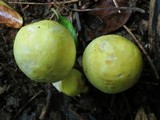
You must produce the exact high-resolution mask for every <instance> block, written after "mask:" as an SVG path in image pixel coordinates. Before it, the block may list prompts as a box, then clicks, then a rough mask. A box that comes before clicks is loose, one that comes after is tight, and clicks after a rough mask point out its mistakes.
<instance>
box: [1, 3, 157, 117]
mask: <svg viewBox="0 0 160 120" xmlns="http://www.w3.org/2000/svg"><path fill="white" fill-rule="evenodd" d="M23 1H24V2H26V4H17V3H9V1H6V2H8V4H9V5H10V6H12V7H13V8H14V9H15V10H16V11H17V12H18V13H20V14H21V15H22V17H23V19H24V25H27V24H29V23H31V22H35V21H39V20H43V19H52V20H55V16H53V13H52V12H51V11H50V8H51V7H57V9H58V10H60V8H63V9H62V10H61V11H60V13H61V15H64V16H66V17H69V18H71V19H72V21H73V25H74V26H75V28H76V30H77V31H78V38H79V42H78V47H77V62H76V65H75V67H76V68H77V69H79V70H81V71H82V72H83V70H82V66H81V65H80V64H79V61H80V57H81V56H82V54H83V51H84V49H85V47H86V45H87V44H88V43H89V42H90V41H91V40H92V39H93V38H95V37H96V36H98V35H95V34H94V31H95V29H92V27H90V25H91V23H87V22H86V19H85V16H86V15H87V12H80V13H78V17H79V20H80V23H81V26H79V23H78V22H77V20H76V18H74V17H71V15H72V14H75V13H74V12H71V11H70V10H68V9H65V8H66V7H69V8H73V7H74V5H73V3H68V4H65V5H63V4H62V7H58V6H57V5H55V4H52V5H51V4H45V5H38V4H36V3H39V2H40V3H50V2H53V1H52V0H23ZM55 1H56V0H55ZM57 1H58V0H57ZM12 2H20V1H19V0H13V1H12ZM30 2H34V4H33V5H29V3H30ZM61 2H62V0H61ZM133 2H134V4H133ZM149 2H150V1H149V0H139V1H137V2H136V4H135V1H133V0H130V4H132V5H135V6H136V7H139V8H142V9H143V10H145V11H146V12H145V13H140V12H135V11H134V12H133V13H132V15H131V17H130V18H129V20H128V21H127V23H126V24H125V25H126V26H127V27H128V28H129V29H130V30H131V31H132V32H133V33H134V35H135V36H137V37H138V38H139V39H140V40H141V41H140V44H141V45H142V46H143V48H145V49H146V51H147V53H148V55H149V57H151V59H153V60H154V59H156V60H157V59H158V58H155V55H152V54H151V53H150V52H149V50H148V48H147V47H146V46H147V45H148V44H149V42H148V36H147V35H148V28H147V27H146V26H147V25H146V26H145V24H144V23H146V24H147V23H148V20H149ZM96 3H97V1H96V0H95V1H92V0H84V1H83V2H82V4H80V5H78V8H82V7H84V6H85V7H86V8H87V7H88V8H91V6H92V8H93V6H95V5H96ZM92 17H93V16H92ZM142 23H143V24H142ZM95 25H96V26H99V25H100V24H99V23H96V24H95ZM18 30H19V29H14V28H9V27H6V26H5V25H3V24H0V120H39V119H41V120H42V119H43V120H159V119H160V102H159V101H160V82H159V80H158V79H157V77H156V75H155V71H154V70H153V68H152V67H151V63H150V62H149V61H148V59H147V58H146V55H145V54H144V53H143V52H142V53H143V58H144V69H143V72H142V75H141V77H140V78H139V81H138V83H137V84H136V85H135V86H133V87H132V88H130V89H128V90H126V91H124V92H122V93H118V94H105V93H102V92H100V91H99V90H97V89H96V88H94V87H93V86H92V85H91V84H90V83H89V82H88V81H87V79H86V78H85V81H86V83H87V85H88V86H89V91H88V93H83V94H81V95H80V96H77V97H69V96H66V95H64V94H63V93H59V92H58V91H57V90H56V89H55V88H54V87H53V86H52V85H51V84H46V83H37V82H34V81H32V80H30V79H29V78H27V77H26V76H25V75H24V74H23V73H22V72H21V71H20V69H19V68H18V66H17V64H16V62H15V60H14V56H13V43H14V38H15V36H16V33H17V32H18ZM110 33H116V34H121V35H123V36H125V37H127V38H129V39H131V40H132V41H133V42H135V41H134V39H133V38H132V36H131V35H130V34H129V33H128V32H127V31H126V30H125V29H124V28H123V27H121V28H119V29H118V30H114V31H112V32H110ZM135 44H136V43H135ZM156 62H157V61H156ZM159 63H160V62H158V64H159ZM157 70H158V69H157ZM84 77H85V76H84Z"/></svg>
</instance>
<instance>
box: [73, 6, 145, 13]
mask: <svg viewBox="0 0 160 120" xmlns="http://www.w3.org/2000/svg"><path fill="white" fill-rule="evenodd" d="M101 10H108V11H109V10H132V11H137V12H141V13H145V11H144V10H143V9H141V8H138V7H109V8H93V9H72V11H76V12H90V11H101Z"/></svg>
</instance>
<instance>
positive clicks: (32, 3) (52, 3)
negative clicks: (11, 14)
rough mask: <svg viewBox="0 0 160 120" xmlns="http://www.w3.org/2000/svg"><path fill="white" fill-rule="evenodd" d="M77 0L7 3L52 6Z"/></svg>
mask: <svg viewBox="0 0 160 120" xmlns="http://www.w3.org/2000/svg"><path fill="white" fill-rule="evenodd" d="M78 1H79V0H70V1H63V2H49V3H36V2H12V1H8V3H10V4H25V5H54V4H67V3H75V2H78Z"/></svg>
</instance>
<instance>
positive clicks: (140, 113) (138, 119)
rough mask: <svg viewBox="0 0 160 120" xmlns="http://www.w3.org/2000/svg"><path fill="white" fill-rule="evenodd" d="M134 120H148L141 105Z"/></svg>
mask: <svg viewBox="0 0 160 120" xmlns="http://www.w3.org/2000/svg"><path fill="white" fill-rule="evenodd" d="M135 120H148V118H147V114H146V113H145V111H144V109H143V108H142V107H141V108H140V109H139V110H138V112H137V113H136V117H135Z"/></svg>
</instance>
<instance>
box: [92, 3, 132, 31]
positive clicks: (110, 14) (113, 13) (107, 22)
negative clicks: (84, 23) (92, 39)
mask: <svg viewBox="0 0 160 120" xmlns="http://www.w3.org/2000/svg"><path fill="white" fill-rule="evenodd" d="M116 2H117V4H118V6H119V7H127V6H128V0H116ZM110 7H115V4H114V3H113V0H100V3H99V4H98V5H97V6H96V8H110ZM131 13H132V12H131V10H121V11H120V12H119V11H118V10H99V11H93V12H90V14H91V15H93V16H98V17H99V18H100V19H101V20H102V21H103V23H104V25H103V27H102V28H101V29H100V32H101V33H103V34H107V33H109V32H112V31H114V30H117V29H119V28H120V27H122V26H123V25H124V24H125V23H126V22H127V21H128V19H129V17H130V16H131Z"/></svg>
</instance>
